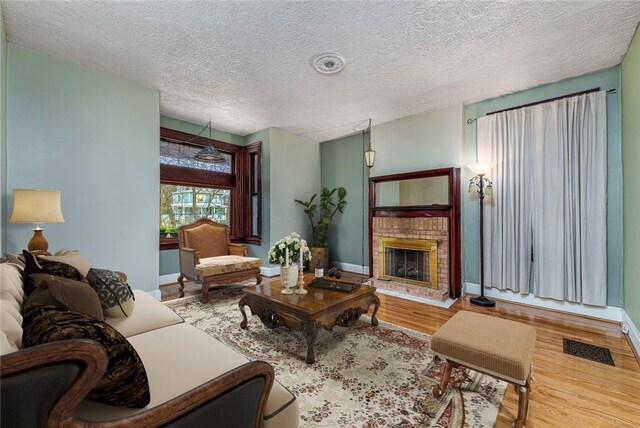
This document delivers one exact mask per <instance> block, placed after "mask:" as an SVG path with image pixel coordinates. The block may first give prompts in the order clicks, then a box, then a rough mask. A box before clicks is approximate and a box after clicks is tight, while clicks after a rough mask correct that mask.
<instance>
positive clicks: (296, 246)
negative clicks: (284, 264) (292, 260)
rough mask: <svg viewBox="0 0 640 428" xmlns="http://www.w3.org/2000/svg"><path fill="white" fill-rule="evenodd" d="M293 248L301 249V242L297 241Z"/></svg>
mask: <svg viewBox="0 0 640 428" xmlns="http://www.w3.org/2000/svg"><path fill="white" fill-rule="evenodd" d="M293 248H295V249H296V250H299V249H300V244H298V243H297V242H296V245H294V246H293Z"/></svg>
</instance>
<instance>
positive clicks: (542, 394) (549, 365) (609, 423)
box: [161, 277, 640, 428]
mask: <svg viewBox="0 0 640 428" xmlns="http://www.w3.org/2000/svg"><path fill="white" fill-rule="evenodd" d="M274 279H276V280H277V279H278V278H277V277H276V278H264V282H269V281H272V280H274ZM161 291H162V300H163V301H165V300H171V299H175V298H177V297H178V286H177V284H176V285H167V286H163V287H161ZM199 291H200V288H199V287H198V286H197V285H196V284H192V283H187V284H186V286H185V296H189V295H197V294H199ZM379 296H380V302H381V304H380V309H379V311H378V318H379V319H381V320H384V321H388V322H390V323H393V324H398V325H402V326H404V327H408V328H411V329H413V330H417V331H421V332H424V333H428V334H433V333H434V332H435V331H437V330H438V328H440V327H441V326H442V325H443V324H444V323H445V322H446V321H447V320H448V319H449V318H451V317H452V316H453V315H454V314H455V313H456V312H458V311H460V310H468V311H473V312H480V313H486V314H491V315H493V316H498V317H501V318H505V319H510V320H513V321H520V322H525V323H528V324H530V325H532V326H534V327H535V328H536V332H537V343H536V351H535V355H534V371H533V373H534V378H535V382H533V386H532V394H531V401H530V405H529V418H528V423H527V428H541V427H629V428H631V427H634V428H637V427H640V365H639V364H638V361H637V360H636V357H635V355H634V353H633V350H632V349H631V347H630V345H629V342H628V340H627V338H626V336H624V335H623V334H622V333H621V332H620V327H619V325H618V324H616V323H610V322H605V321H600V320H596V319H592V318H586V317H581V316H577V315H570V314H565V313H560V312H553V311H549V310H544V309H537V308H533V307H529V306H524V305H517V304H513V303H508V302H501V301H498V302H497V304H496V307H495V308H490V309H486V308H479V307H477V306H472V305H471V304H470V303H469V300H468V298H465V299H458V301H457V302H456V303H455V304H454V305H453V306H452V307H451V308H449V309H445V308H439V307H435V306H430V305H426V304H423V303H418V302H414V301H411V300H406V299H401V298H398V297H392V296H386V295H384V294H379ZM563 337H568V338H571V339H575V340H579V341H582V342H587V343H592V344H594V345H598V346H604V347H607V348H609V349H610V350H611V355H612V356H613V360H614V362H615V367H612V366H608V365H606V364H601V363H597V362H593V361H589V360H585V359H582V358H578V357H573V356H570V355H566V354H564V353H563V352H562V338H563ZM517 413H518V396H517V394H516V393H515V391H514V389H513V388H512V387H509V388H508V389H507V394H506V395H505V398H504V400H503V402H502V406H501V407H500V413H499V414H498V419H497V420H496V424H495V426H496V427H500V428H502V427H505V428H506V427H511V426H512V423H513V421H514V420H515V417H516V415H517Z"/></svg>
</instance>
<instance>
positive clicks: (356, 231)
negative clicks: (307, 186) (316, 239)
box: [306, 134, 369, 266]
mask: <svg viewBox="0 0 640 428" xmlns="http://www.w3.org/2000/svg"><path fill="white" fill-rule="evenodd" d="M363 151H364V150H363V149H362V134H355V135H351V136H348V137H343V138H340V139H337V140H333V141H327V142H324V143H322V144H320V158H321V159H322V186H323V187H328V188H330V189H333V188H335V187H344V188H345V189H346V190H347V198H346V200H347V205H345V207H344V213H342V214H336V216H335V217H334V220H333V223H332V224H331V226H330V227H329V258H330V259H331V260H336V261H340V262H343V263H352V264H355V265H357V266H361V265H364V266H368V265H369V259H368V257H369V251H368V247H369V231H368V225H367V223H366V222H367V219H368V217H367V211H366V210H367V207H368V201H365V202H364V207H365V210H364V214H363V210H362V207H363V201H362V195H363V193H362V190H363V188H366V186H367V183H368V180H369V176H368V171H367V168H366V167H364V157H363ZM365 194H368V191H367V193H365ZM306 199H307V200H308V199H309V198H306ZM363 222H364V223H363ZM363 224H364V225H365V228H364V230H363V228H362V225H363ZM363 232H364V260H363V259H362V242H363Z"/></svg>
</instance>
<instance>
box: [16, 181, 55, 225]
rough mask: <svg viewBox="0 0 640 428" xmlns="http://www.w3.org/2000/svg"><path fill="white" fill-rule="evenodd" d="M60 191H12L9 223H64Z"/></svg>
mask: <svg viewBox="0 0 640 428" xmlns="http://www.w3.org/2000/svg"><path fill="white" fill-rule="evenodd" d="M61 194H62V192H61V191H60V190H46V189H13V212H12V213H11V218H10V219H9V223H64V218H63V217H62V209H61V207H60V195H61Z"/></svg>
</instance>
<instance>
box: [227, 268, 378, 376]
mask: <svg viewBox="0 0 640 428" xmlns="http://www.w3.org/2000/svg"><path fill="white" fill-rule="evenodd" d="M312 279H313V275H306V276H305V283H306V284H308V283H309V282H311V280H312ZM307 287H308V286H307V285H305V288H306V290H307V294H304V295H299V294H289V295H287V294H282V293H280V291H282V284H280V282H279V281H276V282H271V283H267V284H258V285H255V286H252V287H247V288H245V289H244V296H243V297H242V299H240V302H239V303H238V307H239V308H240V312H242V322H241V323H240V327H241V328H243V329H246V328H247V314H246V313H245V311H244V307H245V306H249V309H251V314H252V315H256V316H257V317H259V318H260V321H262V324H264V325H265V326H266V327H268V328H278V327H287V328H288V329H289V330H291V331H302V334H303V335H304V339H305V341H306V343H307V358H306V362H307V363H309V364H312V363H314V362H315V353H314V350H313V347H314V345H315V343H316V337H317V336H318V330H319V329H320V327H322V328H324V329H325V330H332V329H333V327H334V326H336V325H337V326H341V327H353V326H354V325H355V324H356V323H357V322H358V319H359V318H360V316H361V315H362V314H364V313H366V312H367V311H368V310H369V307H370V306H371V305H374V309H373V313H372V314H371V324H372V325H378V320H377V319H376V312H378V308H379V307H380V300H379V299H378V296H376V294H375V291H376V288H375V287H373V286H371V285H360V286H358V287H356V288H355V289H354V290H353V291H351V292H348V293H345V292H341V291H332V290H324V289H320V288H313V287H308V288H307Z"/></svg>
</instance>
